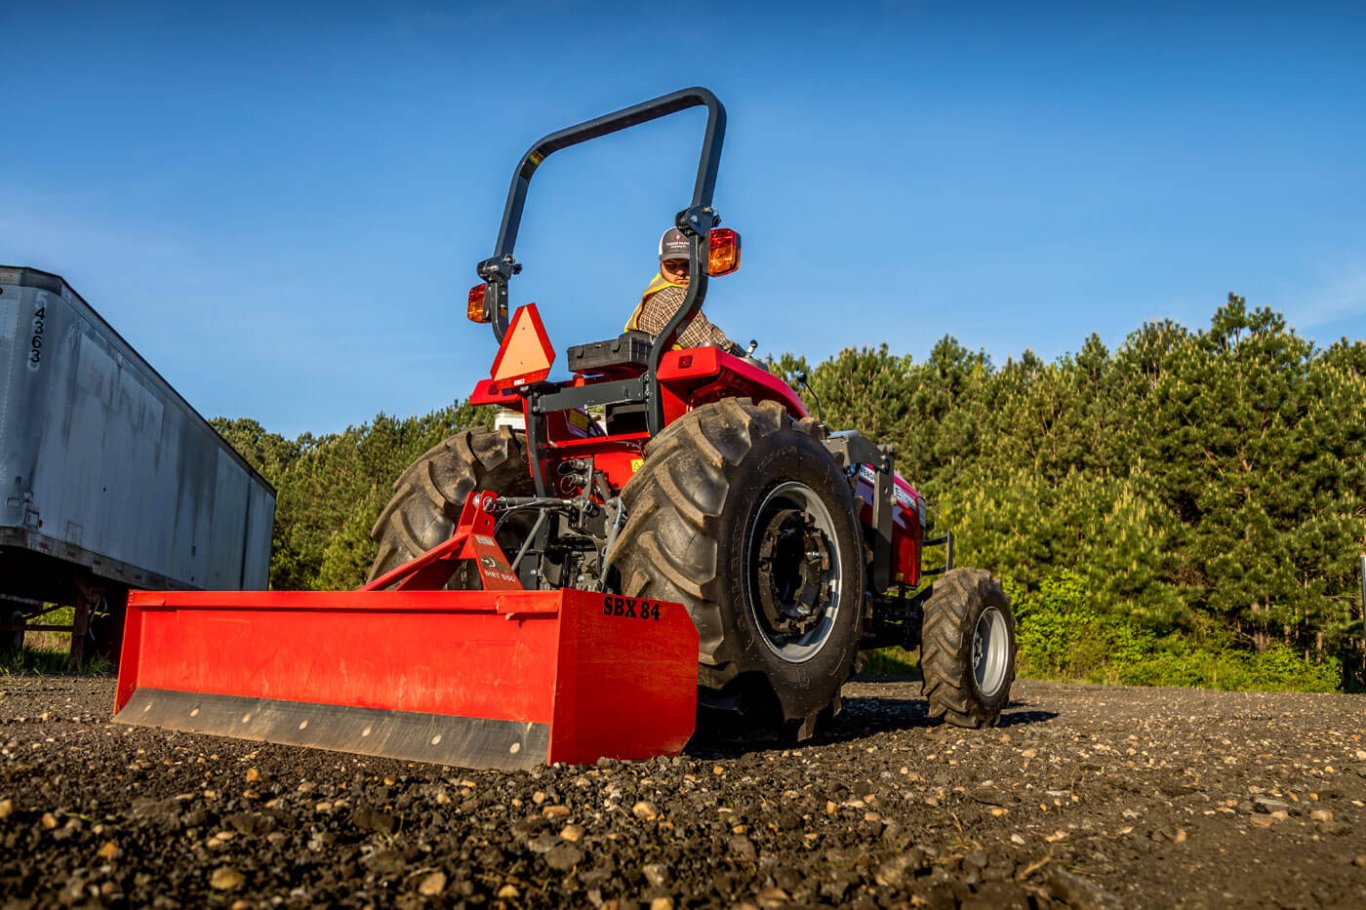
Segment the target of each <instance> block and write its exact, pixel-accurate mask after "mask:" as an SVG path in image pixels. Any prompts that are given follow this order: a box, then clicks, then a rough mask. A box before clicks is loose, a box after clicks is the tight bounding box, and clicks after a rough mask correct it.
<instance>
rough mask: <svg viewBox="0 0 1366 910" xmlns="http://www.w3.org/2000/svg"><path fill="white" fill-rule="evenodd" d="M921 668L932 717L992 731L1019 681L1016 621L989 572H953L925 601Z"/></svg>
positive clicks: (947, 574) (999, 585) (938, 582)
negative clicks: (1016, 662) (1017, 676)
mask: <svg viewBox="0 0 1366 910" xmlns="http://www.w3.org/2000/svg"><path fill="white" fill-rule="evenodd" d="M920 667H921V671H922V672H923V673H924V674H925V695H926V697H927V698H928V699H929V703H930V712H929V713H930V716H931V717H938V718H942V719H943V720H945V721H946V722H948V723H950V724H953V725H954V726H957V727H990V726H993V725H995V723H996V722H997V721H998V720H999V719H1000V717H1001V710H1002V709H1003V708H1004V707H1005V706H1006V703H1007V702H1008V701H1009V700H1010V684H1011V682H1012V681H1013V680H1014V679H1015V617H1014V615H1013V614H1012V613H1011V610H1010V601H1009V599H1008V598H1007V597H1006V595H1005V592H1004V591H1003V590H1002V589H1001V583H1000V582H999V581H997V580H996V579H995V578H992V577H991V575H990V574H989V573H988V572H986V571H985V570H983V569H951V570H950V571H948V572H947V573H945V574H944V577H943V578H941V579H939V580H938V581H936V582H935V583H934V589H933V590H932V591H931V593H930V598H929V600H928V601H926V603H925V620H924V629H923V632H922V635H921V644H920Z"/></svg>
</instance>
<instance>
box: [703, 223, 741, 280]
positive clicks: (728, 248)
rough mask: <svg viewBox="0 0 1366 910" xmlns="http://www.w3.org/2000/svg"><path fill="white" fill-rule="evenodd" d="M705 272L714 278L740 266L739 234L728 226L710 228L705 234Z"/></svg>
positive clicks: (727, 273)
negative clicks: (706, 245)
mask: <svg viewBox="0 0 1366 910" xmlns="http://www.w3.org/2000/svg"><path fill="white" fill-rule="evenodd" d="M707 244H708V249H707V274H708V275H711V276H712V277H713V278H715V277H716V276H718V275H729V274H730V273H731V272H733V271H735V270H736V269H738V268H739V267H740V235H739V234H737V233H736V232H735V231H732V230H731V229H730V228H712V229H711V233H709V234H708V235H707Z"/></svg>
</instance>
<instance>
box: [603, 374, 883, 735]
mask: <svg viewBox="0 0 1366 910" xmlns="http://www.w3.org/2000/svg"><path fill="white" fill-rule="evenodd" d="M820 432H821V431H820V429H819V428H818V427H817V425H816V423H815V421H812V420H802V421H794V420H793V419H792V418H791V417H790V416H789V415H788V414H787V412H786V411H785V410H784V409H783V407H782V406H781V405H779V404H777V403H776V402H771V401H767V402H763V403H761V404H757V405H756V404H754V403H753V402H751V401H750V400H749V399H747V398H741V399H727V400H723V401H720V402H716V403H714V404H709V405H705V406H703V407H700V408H697V409H696V410H694V411H691V412H689V413H688V414H685V415H684V416H683V417H681V418H679V419H678V420H676V421H674V422H673V423H672V424H670V425H669V426H668V427H666V428H665V429H664V431H663V432H662V433H660V434H659V435H658V436H657V437H656V438H655V439H654V440H652V441H651V442H650V444H649V447H648V448H647V449H646V458H645V463H644V465H642V467H641V468H640V470H639V471H637V473H636V475H635V476H634V477H633V478H632V479H631V481H630V482H629V483H627V484H626V487H625V488H624V489H623V491H622V499H623V501H624V502H625V504H626V508H627V515H628V517H627V521H626V525H625V526H624V527H623V528H622V531H621V535H620V536H619V537H618V539H617V542H616V545H615V547H614V550H613V553H612V554H611V561H612V567H613V569H614V570H615V573H616V575H615V582H616V587H617V588H618V589H619V590H620V591H621V593H623V594H626V595H628V596H631V597H641V598H649V599H654V600H669V601H677V602H680V603H683V604H686V605H687V607H688V610H689V612H690V613H691V614H692V618H693V622H694V623H695V624H696V626H697V631H698V637H699V640H700V641H699V645H700V648H699V655H698V661H699V667H698V685H699V690H698V696H699V708H700V712H699V714H700V716H699V721H700V722H701V724H702V725H703V726H702V730H703V732H704V733H706V732H711V733H719V734H721V735H749V734H752V733H757V732H761V731H762V732H780V733H785V734H787V735H790V736H794V737H795V738H797V739H806V738H808V737H809V736H810V735H811V734H812V733H813V732H814V730H815V727H816V724H817V722H818V721H820V720H822V719H824V718H826V717H829V716H831V715H833V714H834V713H836V712H837V711H838V709H839V692H840V687H841V686H842V685H843V684H844V682H845V680H846V679H848V677H849V675H850V673H851V672H852V671H853V666H854V657H855V654H856V652H857V649H858V643H859V632H860V621H861V613H862V609H863V588H864V577H863V576H864V566H863V558H862V545H861V537H860V531H859V526H858V519H857V516H856V513H855V511H854V502H853V496H852V493H851V491H850V488H849V483H848V480H847V478H846V477H845V474H844V472H843V470H842V469H841V468H840V466H839V465H838V464H837V463H836V462H835V460H834V458H833V457H832V456H831V455H830V453H829V452H828V451H827V450H826V448H825V446H824V445H822V443H821V440H820V438H819V433H820Z"/></svg>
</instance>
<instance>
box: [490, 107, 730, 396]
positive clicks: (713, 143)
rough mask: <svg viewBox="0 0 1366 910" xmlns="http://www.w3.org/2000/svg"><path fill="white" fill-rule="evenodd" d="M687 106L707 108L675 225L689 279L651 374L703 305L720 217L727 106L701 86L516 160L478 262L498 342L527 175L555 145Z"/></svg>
mask: <svg viewBox="0 0 1366 910" xmlns="http://www.w3.org/2000/svg"><path fill="white" fill-rule="evenodd" d="M692 107H705V108H706V109H707V128H706V132H705V133H704V134H703V136H702V154H701V157H700V159H699V161H698V163H697V180H696V182H695V183H694V184H693V194H692V203H691V205H689V206H688V208H686V209H684V210H683V211H681V212H679V213H678V215H677V217H676V218H675V223H676V225H677V226H678V229H679V230H680V231H682V232H683V233H684V235H685V236H687V237H688V254H689V259H690V260H691V268H690V272H691V274H692V280H691V281H690V282H689V284H688V293H687V296H686V297H685V298H684V301H683V306H681V307H679V308H678V312H677V313H675V314H674V317H673V318H672V319H670V320H669V323H668V325H666V326H665V327H664V331H663V332H661V333H660V335H659V337H658V338H657V339H656V340H655V344H654V346H653V348H652V349H651V351H650V361H649V375H650V376H651V377H653V376H654V374H655V372H656V371H657V369H658V367H659V360H660V358H661V357H663V355H664V352H665V351H667V350H669V349H670V348H671V347H672V346H673V341H674V338H675V336H676V335H677V334H678V330H679V328H680V327H681V326H682V325H683V324H684V323H686V322H687V321H688V320H689V319H691V318H692V317H693V316H694V315H695V314H696V313H697V312H698V311H699V310H701V309H702V301H703V300H704V299H705V298H706V294H707V271H706V269H705V268H703V267H702V266H703V264H704V263H705V262H706V257H705V256H704V255H703V254H704V247H703V244H704V243H705V241H706V239H707V232H708V231H710V230H711V229H712V228H713V227H715V226H716V225H717V224H718V223H719V221H720V218H719V217H718V216H717V214H716V212H715V210H714V209H713V208H712V206H711V201H712V193H713V192H714V191H715V189H716V172H717V170H718V168H719V167H720V165H721V145H722V142H723V140H724V139H725V135H726V109H725V107H724V106H722V104H721V102H720V101H719V100H718V99H717V97H716V96H715V95H713V94H712V93H711V92H710V91H708V90H707V89H705V88H700V87H694V88H685V89H680V90H678V91H676V92H670V93H669V94H667V95H660V96H659V97H658V98H654V99H652V100H650V101H644V102H641V103H640V104H634V105H632V106H630V107H626V108H622V109H621V110H619V111H615V112H613V113H611V114H605V115H603V116H602V117H597V118H595V119H593V120H586V121H584V122H583V123H580V124H577V125H575V126H570V127H566V128H565V129H562V130H559V131H557V132H554V133H551V134H549V135H547V136H544V137H542V138H541V139H540V140H538V141H537V142H536V143H535V144H534V145H532V146H531V148H529V149H528V150H527V153H526V154H525V155H523V156H522V160H521V162H520V163H519V164H518V165H517V169H516V170H515V171H514V172H513V174H512V186H511V187H510V188H509V189H508V198H507V204H506V205H505V206H504V208H503V222H502V224H501V225H500V226H499V228H498V241H497V243H495V244H494V248H493V255H492V256H491V257H489V258H488V259H485V260H484V261H483V262H481V263H479V267H478V271H479V277H480V278H482V279H483V280H484V281H485V282H486V283H487V284H488V293H487V294H486V295H485V302H484V307H485V312H486V314H487V315H488V317H489V321H490V322H491V323H492V324H493V334H494V336H495V337H496V338H497V339H498V341H499V342H500V343H501V342H502V340H503V334H504V333H505V332H506V331H507V328H508V281H509V280H510V279H511V278H512V276H513V275H516V274H517V273H519V272H520V271H521V270H522V266H521V264H520V263H519V262H517V260H516V259H515V258H514V257H513V255H512V251H513V248H514V247H515V246H516V244H517V232H518V229H519V228H520V227H521V224H522V211H523V209H525V208H526V196H527V190H528V188H529V187H530V186H531V177H532V175H533V174H535V173H536V169H537V168H539V167H540V166H541V164H542V163H543V162H544V161H545V159H546V158H548V157H550V156H551V155H552V154H554V153H555V152H558V151H559V150H560V149H564V148H569V147H570V146H572V145H578V144H579V143H581V142H587V141H588V140H590V139H597V138H599V137H601V136H606V135H609V134H611V133H616V132H619V131H621V130H624V129H627V128H628V127H632V126H639V125H640V124H642V123H648V122H649V121H651V120H657V119H659V118H660V117H666V116H668V115H669V114H676V113H678V112H679V111H684V110H687V109H688V108H692Z"/></svg>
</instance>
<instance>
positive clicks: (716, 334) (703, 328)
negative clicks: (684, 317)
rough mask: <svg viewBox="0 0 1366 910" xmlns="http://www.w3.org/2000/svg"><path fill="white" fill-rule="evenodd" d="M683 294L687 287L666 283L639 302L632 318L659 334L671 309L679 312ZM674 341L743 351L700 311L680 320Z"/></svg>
mask: <svg viewBox="0 0 1366 910" xmlns="http://www.w3.org/2000/svg"><path fill="white" fill-rule="evenodd" d="M686 295H687V291H686V290H684V289H683V288H679V287H666V288H663V289H661V290H658V291H655V292H654V293H653V294H651V295H650V296H648V297H646V298H645V299H644V300H643V301H642V302H641V305H640V312H639V314H638V315H637V316H636V318H635V326H636V328H638V329H640V331H642V332H649V333H650V334H651V335H655V336H658V335H659V333H660V332H662V331H664V327H665V326H666V325H668V324H669V320H670V319H672V318H673V315H674V313H677V312H678V308H679V307H681V306H682V305H683V298H684V297H685V296H686ZM674 343H675V344H676V345H678V346H679V347H684V348H700V347H703V346H705V345H709V344H714V345H716V346H717V347H719V348H721V350H723V351H725V352H726V353H728V354H740V353H743V352H744V348H742V347H740V346H739V345H738V344H736V343H735V342H733V341H731V340H730V339H729V338H727V337H726V333H725V332H723V331H721V330H720V329H718V328H717V327H716V325H715V324H714V323H713V322H711V321H710V320H709V319H707V317H706V316H703V315H702V314H701V313H698V314H697V315H696V316H694V317H693V318H692V319H690V320H688V321H687V322H685V323H684V324H683V328H681V329H679V330H678V337H677V338H676V339H675V341H674Z"/></svg>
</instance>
